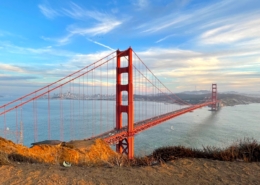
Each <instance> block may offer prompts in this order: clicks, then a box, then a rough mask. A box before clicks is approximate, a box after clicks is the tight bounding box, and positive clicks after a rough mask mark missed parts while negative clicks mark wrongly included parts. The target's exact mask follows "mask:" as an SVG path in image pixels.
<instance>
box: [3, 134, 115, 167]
mask: <svg viewBox="0 0 260 185" xmlns="http://www.w3.org/2000/svg"><path fill="white" fill-rule="evenodd" d="M93 143H94V144H92V145H91V146H89V147H87V148H85V149H84V148H80V149H78V148H73V147H71V146H70V147H66V146H57V145H54V146H53V145H44V144H43V145H35V146H33V147H31V148H28V147H25V146H22V145H18V144H15V143H13V142H12V141H9V140H5V139H3V138H0V151H2V153H3V154H5V155H7V156H8V158H9V159H10V160H11V161H18V162H29V163H50V164H61V163H62V162H63V161H67V162H70V163H72V164H74V165H88V166H92V165H101V164H104V161H109V160H111V159H112V158H115V157H116V156H117V155H118V154H117V153H116V152H114V151H113V150H112V149H111V148H110V147H109V145H107V143H106V142H104V141H103V140H101V139H97V140H95V142H93ZM2 158H3V159H4V157H2Z"/></svg>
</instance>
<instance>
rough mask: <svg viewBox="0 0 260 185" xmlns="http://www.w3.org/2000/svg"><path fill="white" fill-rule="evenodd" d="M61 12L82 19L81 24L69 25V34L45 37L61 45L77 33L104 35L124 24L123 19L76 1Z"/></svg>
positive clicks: (77, 19)
mask: <svg viewBox="0 0 260 185" xmlns="http://www.w3.org/2000/svg"><path fill="white" fill-rule="evenodd" d="M60 12H61V13H62V15H63V16H68V17H70V18H72V19H74V20H76V21H81V24H80V25H81V26H78V24H71V25H69V26H67V28H66V30H67V32H68V34H67V35H66V36H64V37H62V38H58V39H50V38H45V37H43V39H45V40H46V39H47V40H54V41H57V42H58V43H59V44H61V45H64V44H67V43H69V42H70V41H71V39H72V38H73V36H75V35H80V36H95V35H103V34H107V33H109V32H111V31H112V30H114V29H115V28H117V27H118V26H119V25H121V24H122V21H120V20H118V18H116V17H114V16H112V15H110V14H107V13H102V12H99V11H90V10H86V9H83V8H82V7H80V6H79V5H77V4H76V3H70V7H69V8H63V9H62V10H60ZM82 25H85V26H82Z"/></svg>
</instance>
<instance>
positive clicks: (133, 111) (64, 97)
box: [0, 48, 219, 158]
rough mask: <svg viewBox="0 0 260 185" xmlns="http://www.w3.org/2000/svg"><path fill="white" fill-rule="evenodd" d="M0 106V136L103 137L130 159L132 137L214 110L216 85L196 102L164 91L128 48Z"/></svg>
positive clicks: (28, 138) (23, 138)
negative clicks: (206, 109) (184, 116)
mask: <svg viewBox="0 0 260 185" xmlns="http://www.w3.org/2000/svg"><path fill="white" fill-rule="evenodd" d="M86 62H87V63H89V64H88V65H86V66H85V67H83V68H82V69H80V70H78V71H76V72H74V73H71V74H70V75H68V76H66V77H64V78H61V79H59V80H57V81H55V82H53V83H49V84H48V85H46V86H44V87H42V88H40V89H38V90H36V91H34V92H31V93H29V94H27V95H24V96H22V97H20V98H18V99H15V100H12V101H9V102H5V103H4V104H3V105H1V106H0V122H1V123H2V124H1V125H0V136H2V137H5V138H9V139H10V137H11V136H12V137H13V136H14V137H15V138H12V140H15V141H16V142H20V143H23V142H24V141H26V142H27V143H28V142H32V141H34V142H36V141H38V140H45V139H47V138H48V139H49V140H50V139H58V138H59V139H60V140H62V141H63V140H71V139H86V138H103V139H104V140H105V141H106V142H107V143H109V144H116V151H117V152H120V153H125V154H127V155H128V157H129V158H132V157H133V156H134V136H135V134H137V133H139V132H142V131H144V130H146V129H149V128H151V127H153V126H156V125H158V124H160V123H162V122H165V121H167V120H169V119H172V118H174V117H176V116H179V115H182V114H185V113H188V112H191V111H193V110H195V109H198V108H201V107H204V106H211V109H212V110H217V108H218V106H217V105H218V102H219V101H218V99H217V85H216V84H212V94H211V96H209V97H205V98H204V100H201V102H200V103H198V104H193V105H192V104H190V103H189V102H187V101H184V100H182V99H181V98H179V97H178V96H176V95H175V94H174V93H172V92H171V91H170V89H169V88H167V87H166V85H164V84H163V83H162V81H160V80H159V79H158V78H157V77H156V75H155V74H154V73H153V72H152V71H151V70H150V69H149V68H148V67H147V65H145V63H144V62H143V61H142V60H141V59H140V57H139V56H138V55H137V54H136V53H135V52H134V51H133V50H132V48H129V49H127V50H125V51H119V50H118V51H115V52H112V53H110V54H108V55H107V56H105V57H103V58H101V59H100V60H97V61H95V62H93V63H92V62H90V61H86Z"/></svg>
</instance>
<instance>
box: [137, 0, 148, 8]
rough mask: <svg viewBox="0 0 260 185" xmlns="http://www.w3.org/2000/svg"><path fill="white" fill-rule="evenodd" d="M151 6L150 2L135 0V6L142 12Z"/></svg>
mask: <svg viewBox="0 0 260 185" xmlns="http://www.w3.org/2000/svg"><path fill="white" fill-rule="evenodd" d="M148 5H149V1H148V0H135V1H134V6H136V7H137V9H138V10H142V9H144V8H146V7H147V6H148Z"/></svg>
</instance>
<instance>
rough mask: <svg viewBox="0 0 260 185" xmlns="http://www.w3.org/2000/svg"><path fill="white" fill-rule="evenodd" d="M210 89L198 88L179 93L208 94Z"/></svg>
mask: <svg viewBox="0 0 260 185" xmlns="http://www.w3.org/2000/svg"><path fill="white" fill-rule="evenodd" d="M208 93H210V91H208V90H199V91H184V92H181V93H180V94H208Z"/></svg>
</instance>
